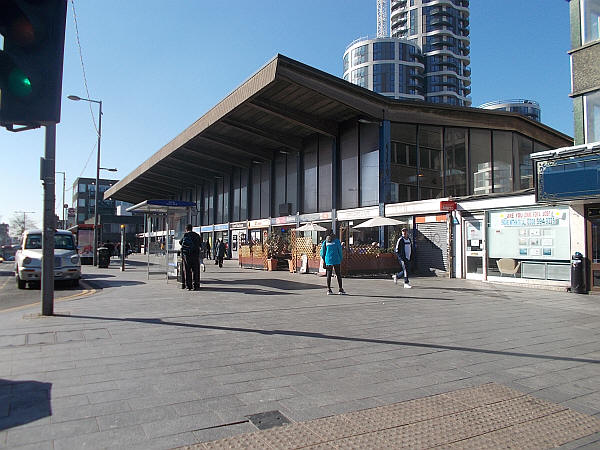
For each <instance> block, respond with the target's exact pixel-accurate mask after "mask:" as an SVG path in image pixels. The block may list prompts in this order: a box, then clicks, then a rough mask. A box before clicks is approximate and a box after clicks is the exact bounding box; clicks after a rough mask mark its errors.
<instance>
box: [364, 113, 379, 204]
mask: <svg viewBox="0 0 600 450" xmlns="http://www.w3.org/2000/svg"><path fill="white" fill-rule="evenodd" d="M378 204H379V126H378V125H377V124H363V125H361V126H360V206H372V205H378Z"/></svg>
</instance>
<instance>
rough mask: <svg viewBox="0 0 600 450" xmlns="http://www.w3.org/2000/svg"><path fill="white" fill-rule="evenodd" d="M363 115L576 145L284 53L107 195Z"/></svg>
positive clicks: (275, 149) (520, 122)
mask: <svg viewBox="0 0 600 450" xmlns="http://www.w3.org/2000/svg"><path fill="white" fill-rule="evenodd" d="M359 119H365V120H369V121H381V120H391V121H397V122H404V123H421V124H428V125H445V126H456V127H476V128H494V129H500V130H512V131H518V132H521V133H523V134H524V135H526V136H530V137H533V138H535V139H537V140H539V141H541V142H543V143H544V144H546V145H548V146H550V147H563V146H567V145H572V139H571V138H569V137H568V136H566V135H564V134H562V133H560V132H558V131H556V130H554V129H552V128H549V127H547V126H545V125H543V124H540V123H538V122H534V121H532V120H529V119H527V118H525V117H524V116H521V115H519V114H515V113H509V112H504V111H493V110H484V109H477V108H466V107H456V106H448V105H437V104H429V103H423V102H410V101H399V100H394V99H390V98H387V97H384V96H382V95H379V94H377V93H374V92H372V91H370V90H368V89H364V88H361V87H359V86H356V85H354V84H352V83H349V82H347V81H345V80H343V79H341V78H338V77H336V76H333V75H330V74H327V73H325V72H322V71H320V70H318V69H315V68H313V67H310V66H307V65H305V64H302V63H300V62H298V61H295V60H293V59H290V58H287V57H285V56H283V55H277V56H275V57H274V58H273V59H272V60H271V61H269V62H268V63H267V64H265V65H264V66H263V67H262V68H261V69H259V70H258V72H256V73H255V74H254V75H252V76H251V77H250V78H249V79H248V80H247V81H246V82H244V83H243V84H242V85H241V86H239V87H238V88H237V89H235V90H234V91H233V92H232V93H230V94H229V95H228V96H227V97H225V98H224V99H223V100H222V101H221V102H220V103H218V104H217V105H215V106H214V107H213V108H212V109H211V110H209V111H208V112H207V113H206V114H204V115H203V116H202V117H200V119H198V120H197V121H196V122H194V123H193V124H192V125H191V126H189V127H188V128H187V129H185V130H184V131H183V132H182V133H181V134H179V135H178V136H177V137H175V138H174V139H173V140H172V141H171V142H169V143H167V144H166V145H165V146H164V147H162V148H161V149H160V150H159V151H157V152H156V153H155V154H154V155H152V156H151V157H150V158H149V159H147V160H146V161H144V162H143V163H142V164H141V165H140V166H139V167H137V168H136V169H135V170H134V171H132V172H131V173H130V174H128V175H127V176H125V177H124V178H123V179H122V180H121V181H119V182H118V183H116V184H115V185H114V186H112V187H111V188H110V189H108V190H107V191H106V192H105V194H104V198H105V199H108V198H114V199H118V200H123V201H128V202H131V203H139V202H142V201H144V200H146V199H149V198H157V197H160V198H170V197H173V196H175V195H177V194H178V193H179V192H181V191H182V190H184V189H186V188H190V187H193V186H195V185H197V184H201V183H202V182H204V181H212V180H214V179H215V178H216V177H219V176H223V175H224V174H229V173H231V171H232V168H233V167H241V168H248V167H250V166H251V165H252V164H255V163H262V162H266V161H270V160H272V159H273V158H274V157H275V156H276V155H277V154H278V153H279V152H287V153H290V152H291V153H295V152H302V142H303V140H304V139H305V138H307V137H309V136H311V135H314V134H321V135H326V136H332V137H337V136H338V131H339V127H340V124H342V123H344V122H346V121H353V120H354V121H355V120H359Z"/></svg>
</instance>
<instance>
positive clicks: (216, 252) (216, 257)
mask: <svg viewBox="0 0 600 450" xmlns="http://www.w3.org/2000/svg"><path fill="white" fill-rule="evenodd" d="M220 243H221V240H220V239H217V240H216V241H215V246H214V247H213V257H214V260H215V266H216V265H218V264H219V245H220Z"/></svg>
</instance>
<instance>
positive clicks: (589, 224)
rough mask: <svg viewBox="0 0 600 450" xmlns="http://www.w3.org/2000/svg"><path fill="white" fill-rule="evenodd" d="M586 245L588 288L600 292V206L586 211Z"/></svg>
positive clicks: (591, 207)
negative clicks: (588, 266)
mask: <svg viewBox="0 0 600 450" xmlns="http://www.w3.org/2000/svg"><path fill="white" fill-rule="evenodd" d="M586 218H587V220H586V243H587V254H588V258H589V262H590V268H589V270H588V275H589V282H588V286H589V288H590V289H591V290H592V291H600V204H596V205H590V206H588V207H587V209H586Z"/></svg>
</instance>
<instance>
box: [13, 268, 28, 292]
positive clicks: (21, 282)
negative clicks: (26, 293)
mask: <svg viewBox="0 0 600 450" xmlns="http://www.w3.org/2000/svg"><path fill="white" fill-rule="evenodd" d="M15 279H16V280H17V287H18V288H19V289H25V284H26V283H27V282H26V281H24V280H21V278H20V277H19V272H17V275H15Z"/></svg>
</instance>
